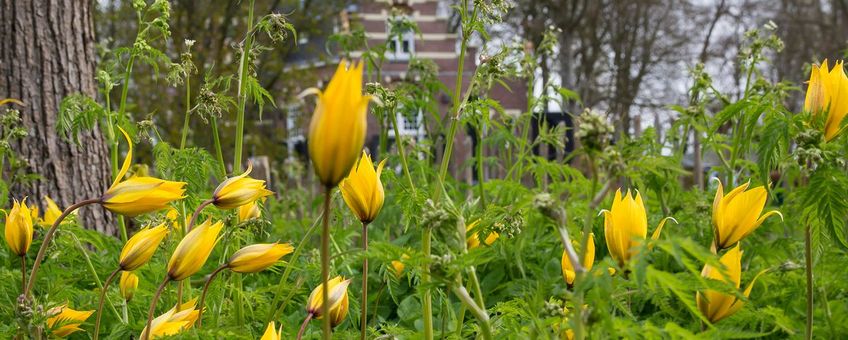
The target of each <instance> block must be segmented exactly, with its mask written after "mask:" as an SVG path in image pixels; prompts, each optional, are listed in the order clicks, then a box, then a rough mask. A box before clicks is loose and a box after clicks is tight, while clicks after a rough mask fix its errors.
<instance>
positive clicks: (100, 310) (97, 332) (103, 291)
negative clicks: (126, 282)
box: [94, 267, 121, 340]
mask: <svg viewBox="0 0 848 340" xmlns="http://www.w3.org/2000/svg"><path fill="white" fill-rule="evenodd" d="M120 272H121V268H120V267H118V268H117V269H115V271H113V272H112V274H109V277H107V278H106V282H104V283H103V289H101V290H100V299H99V301H98V302H97V316H96V317H95V320H96V321H94V340H97V338H98V337H99V336H100V317H102V316H103V300H105V299H104V298H105V297H106V289H108V288H109V284H110V283H112V280H114V279H115V276H116V275H118V273H120ZM116 312H117V311H116Z"/></svg>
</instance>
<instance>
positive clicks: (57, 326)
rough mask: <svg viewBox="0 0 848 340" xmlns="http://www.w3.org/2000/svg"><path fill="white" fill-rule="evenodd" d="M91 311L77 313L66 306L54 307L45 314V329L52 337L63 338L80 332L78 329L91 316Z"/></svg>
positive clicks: (77, 311)
mask: <svg viewBox="0 0 848 340" xmlns="http://www.w3.org/2000/svg"><path fill="white" fill-rule="evenodd" d="M92 313H94V311H93V310H89V311H79V310H73V309H70V308H68V306H67V305H62V306H58V307H54V308H52V309H50V310H49V311H48V312H47V315H48V316H49V317H48V318H47V327H48V328H50V332H51V333H53V335H54V336H56V337H60V338H64V337H66V336H68V335H70V334H71V333H74V332H77V331H81V330H82V329H81V328H79V326H80V325H82V323H83V322H85V320H87V319H88V317H90V316H91V314H92Z"/></svg>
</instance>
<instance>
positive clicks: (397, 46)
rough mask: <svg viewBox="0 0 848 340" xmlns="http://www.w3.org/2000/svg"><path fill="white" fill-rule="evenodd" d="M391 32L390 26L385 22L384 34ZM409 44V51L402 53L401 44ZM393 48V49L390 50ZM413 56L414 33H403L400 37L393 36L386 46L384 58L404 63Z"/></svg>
mask: <svg viewBox="0 0 848 340" xmlns="http://www.w3.org/2000/svg"><path fill="white" fill-rule="evenodd" d="M390 32H391V24H390V23H388V22H386V34H389V33H390ZM404 42H408V43H409V51H407V52H404V51H403V43H404ZM392 46H394V48H392ZM413 55H415V32H414V31H412V30H409V31H406V32H403V34H401V36H399V37H398V36H393V37H391V40H390V41H388V43H387V46H386V58H387V59H389V60H394V61H406V60H409V59H410V58H412V56H413Z"/></svg>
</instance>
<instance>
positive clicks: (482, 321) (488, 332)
mask: <svg viewBox="0 0 848 340" xmlns="http://www.w3.org/2000/svg"><path fill="white" fill-rule="evenodd" d="M451 290H452V291H453V293H454V294H456V296H457V297H458V298H459V300H460V301H462V303H463V305H464V306H467V307H468V310H469V311H470V312H471V314H472V315H474V317H475V318H477V321H478V322H477V323H478V324H479V325H480V333H481V334H482V335H483V339H485V340H491V339H492V329H491V326H490V325H489V315H488V314H487V313H486V311H485V309H483V308H480V306H477V303H476V302H474V299H472V298H471V295H469V294H468V290H467V289H465V287H463V286H462V285H453V287H451Z"/></svg>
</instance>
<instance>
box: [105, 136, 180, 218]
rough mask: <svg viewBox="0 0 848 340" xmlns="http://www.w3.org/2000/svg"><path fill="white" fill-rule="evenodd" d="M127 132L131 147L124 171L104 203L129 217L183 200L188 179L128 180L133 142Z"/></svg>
mask: <svg viewBox="0 0 848 340" xmlns="http://www.w3.org/2000/svg"><path fill="white" fill-rule="evenodd" d="M118 129H120V130H121V133H123V134H124V138H126V140H127V143H129V150H128V151H127V157H126V158H124V163H123V165H121V170H120V171H119V172H118V176H117V177H115V181H114V182H112V186H110V187H109V189H108V190H106V192H105V193H104V194H103V196H101V198H100V204H102V205H103V207H104V208H106V209H109V211H112V212H114V213H117V214H121V215H125V216H128V217H134V216H138V215H141V214H144V213H148V212H153V211H157V210H161V209H165V208H167V207H168V204H169V203H171V202H173V201H176V200H178V199H181V198H183V197H185V196H183V193H185V186H186V183H185V182H174V181H166V180H163V179H159V178H155V177H144V176H133V177H130V178H128V179H126V180H124V179H123V178H124V175H126V173H127V171H128V170H129V168H130V163H132V141H131V140H130V136H129V135H127V132H126V131H124V130H123V129H121V128H120V127H119V128H118Z"/></svg>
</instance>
